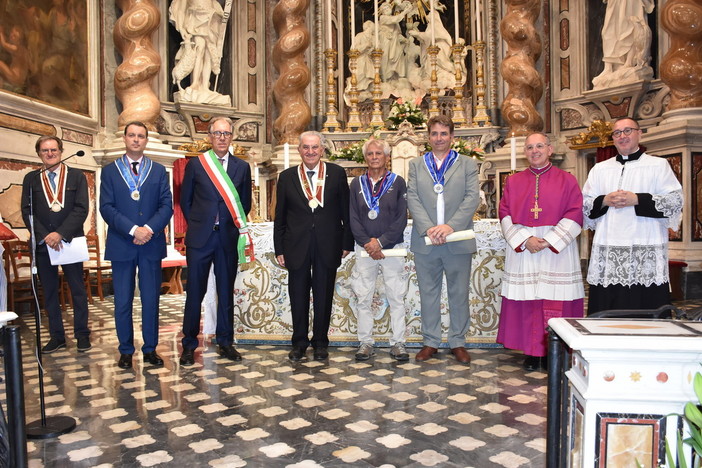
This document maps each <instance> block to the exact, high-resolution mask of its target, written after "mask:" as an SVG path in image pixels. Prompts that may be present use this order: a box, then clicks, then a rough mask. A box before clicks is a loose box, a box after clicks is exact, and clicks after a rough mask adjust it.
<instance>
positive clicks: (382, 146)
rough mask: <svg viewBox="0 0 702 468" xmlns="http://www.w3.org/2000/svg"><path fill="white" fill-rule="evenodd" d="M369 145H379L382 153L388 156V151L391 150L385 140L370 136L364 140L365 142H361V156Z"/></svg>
mask: <svg viewBox="0 0 702 468" xmlns="http://www.w3.org/2000/svg"><path fill="white" fill-rule="evenodd" d="M370 145H376V146H380V149H382V150H383V154H384V155H385V156H390V153H391V152H392V150H391V149H390V145H389V144H388V142H387V141H385V140H381V139H380V138H375V137H371V138H369V139H368V140H366V142H365V143H363V149H362V151H363V156H365V155H366V150H367V149H368V147H369V146H370Z"/></svg>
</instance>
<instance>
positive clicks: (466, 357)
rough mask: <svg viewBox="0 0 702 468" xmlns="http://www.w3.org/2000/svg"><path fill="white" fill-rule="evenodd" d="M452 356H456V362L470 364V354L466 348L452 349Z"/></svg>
mask: <svg viewBox="0 0 702 468" xmlns="http://www.w3.org/2000/svg"><path fill="white" fill-rule="evenodd" d="M451 354H453V355H454V356H456V361H458V362H462V363H464V364H468V363H469V362H470V354H468V351H466V348H464V347H463V346H459V347H458V348H451Z"/></svg>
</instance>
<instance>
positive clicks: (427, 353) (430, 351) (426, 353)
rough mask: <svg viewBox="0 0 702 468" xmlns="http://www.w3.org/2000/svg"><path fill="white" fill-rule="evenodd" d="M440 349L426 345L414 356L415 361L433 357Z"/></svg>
mask: <svg viewBox="0 0 702 468" xmlns="http://www.w3.org/2000/svg"><path fill="white" fill-rule="evenodd" d="M437 351H438V349H436V348H432V347H431V346H425V347H423V348H422V349H421V350H420V351H419V352H418V353H417V355H416V356H415V357H414V360H415V361H426V360H427V359H431V357H432V356H433V355H434V354H436V352H437Z"/></svg>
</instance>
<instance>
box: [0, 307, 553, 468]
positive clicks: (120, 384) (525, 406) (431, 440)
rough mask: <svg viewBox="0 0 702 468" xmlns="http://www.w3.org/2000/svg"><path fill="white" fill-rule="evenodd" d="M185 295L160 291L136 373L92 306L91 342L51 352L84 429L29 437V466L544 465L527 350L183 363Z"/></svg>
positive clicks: (53, 376) (66, 398) (29, 339)
mask: <svg viewBox="0 0 702 468" xmlns="http://www.w3.org/2000/svg"><path fill="white" fill-rule="evenodd" d="M182 303H183V296H163V297H162V301H161V306H162V307H161V308H162V312H161V321H160V323H161V329H160V344H159V347H158V352H159V354H160V355H161V356H162V357H163V358H164V360H165V361H166V364H165V367H161V368H155V367H152V366H149V365H148V364H147V365H143V363H142V359H141V354H140V353H137V354H135V355H134V358H135V361H134V362H135V368H134V369H133V370H129V371H125V370H122V369H119V368H118V367H117V364H116V360H117V358H118V354H117V351H116V348H117V344H116V336H115V332H114V322H113V318H112V313H111V311H112V303H111V301H110V300H109V299H107V300H106V301H105V302H103V303H99V302H96V304H95V305H94V306H91V320H92V329H93V335H92V343H93V349H91V350H90V351H88V352H87V353H77V352H76V349H75V342H74V341H73V340H72V339H70V340H69V342H68V348H67V349H65V350H61V351H59V352H56V353H54V354H51V355H48V356H45V358H44V366H45V369H46V374H45V385H46V404H47V414H48V415H59V414H62V415H70V416H72V417H74V418H76V420H77V427H76V429H75V430H74V431H73V432H71V433H69V434H66V435H63V436H61V437H59V438H56V439H50V440H43V441H41V440H40V441H37V440H34V441H29V442H28V455H29V459H30V467H41V466H44V467H65V466H72V467H96V466H99V467H111V466H114V467H118V466H119V467H142V466H188V465H190V466H212V467H243V466H248V467H267V468H268V467H342V466H360V467H384V468H389V467H408V466H409V467H424V466H440V467H481V468H482V467H491V466H495V467H520V466H524V467H538V466H544V464H545V449H546V440H545V435H546V426H545V422H546V411H545V405H546V374H545V373H542V372H528V373H527V372H525V371H524V370H522V368H521V361H522V356H521V354H520V353H517V352H511V351H507V350H503V349H497V348H492V349H474V350H471V354H472V357H473V362H472V363H471V365H470V366H465V365H461V364H458V363H457V362H456V361H455V360H454V359H453V357H452V356H450V355H449V354H448V353H447V351H446V350H442V351H441V352H440V354H439V355H438V357H437V358H435V359H431V360H429V361H427V362H425V363H416V362H414V360H410V361H409V362H406V363H404V364H403V363H398V362H396V361H394V360H393V359H391V358H390V357H389V355H388V354H387V348H384V349H378V350H377V354H376V356H375V357H374V358H372V359H371V360H370V361H367V362H365V363H358V362H356V361H355V360H354V358H353V353H354V351H355V348H350V347H346V348H332V349H331V350H330V351H331V352H330V357H329V359H328V361H326V362H315V361H312V360H309V361H302V362H301V363H298V364H292V363H290V362H289V361H288V359H287V353H288V350H289V348H288V347H287V346H271V345H266V346H264V345H240V346H238V347H237V348H238V349H239V350H240V351H241V352H242V353H243V355H244V359H243V361H242V362H241V363H234V362H231V361H228V360H226V359H222V358H220V357H219V356H218V355H217V353H216V348H215V347H214V346H208V347H206V348H204V349H202V348H199V349H198V353H197V354H196V364H195V366H193V367H190V368H181V367H180V366H179V364H178V356H179V347H178V346H179V345H178V343H179V340H178V334H179V331H180V325H181V314H182ZM32 323H33V322H32ZM32 329H33V325H32V326H30V327H26V326H23V335H22V338H23V364H24V375H25V394H26V410H27V421H28V422H31V421H34V420H37V419H39V402H38V400H39V399H38V396H37V395H38V393H37V382H38V379H37V373H38V371H37V366H36V362H35V360H34V358H33V351H32V349H31V348H32V347H33V346H34V339H33V333H32V331H31V330H32ZM71 335H72V333H71V331H70V329H69V330H68V331H67V336H71ZM137 335H138V333H137ZM414 351H415V352H416V350H414ZM308 355H309V357H310V359H311V350H310V351H308ZM2 391H3V392H4V387H3V388H2ZM0 398H2V400H3V401H4V394H3V395H0Z"/></svg>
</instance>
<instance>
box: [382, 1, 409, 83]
mask: <svg viewBox="0 0 702 468" xmlns="http://www.w3.org/2000/svg"><path fill="white" fill-rule="evenodd" d="M410 9H411V7H410V6H408V7H405V9H404V10H402V11H401V12H400V13H397V14H393V7H392V4H390V3H383V4H382V5H381V6H380V8H379V10H378V40H379V44H378V47H380V48H381V49H382V50H383V57H382V59H381V61H380V77H381V78H382V80H383V81H385V82H388V81H390V80H393V79H398V78H406V77H407V62H406V61H405V46H406V44H407V38H406V37H405V36H403V35H402V29H400V23H401V22H402V21H403V20H404V19H405V16H406V14H407V13H409V11H410Z"/></svg>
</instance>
